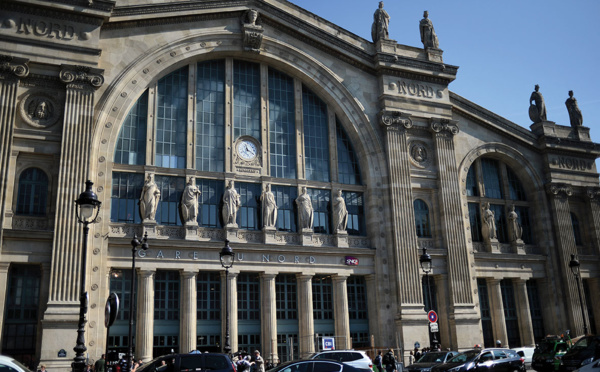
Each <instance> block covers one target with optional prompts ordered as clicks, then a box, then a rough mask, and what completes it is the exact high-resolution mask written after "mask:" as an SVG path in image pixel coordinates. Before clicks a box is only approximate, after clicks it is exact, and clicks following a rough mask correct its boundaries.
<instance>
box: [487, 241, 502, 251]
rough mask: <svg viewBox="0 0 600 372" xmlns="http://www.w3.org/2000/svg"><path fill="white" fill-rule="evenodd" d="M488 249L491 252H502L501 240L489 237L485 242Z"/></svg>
mask: <svg viewBox="0 0 600 372" xmlns="http://www.w3.org/2000/svg"><path fill="white" fill-rule="evenodd" d="M485 248H486V251H488V252H491V253H500V242H498V239H489V240H487V241H486V242H485Z"/></svg>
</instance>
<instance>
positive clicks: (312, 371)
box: [268, 359, 363, 372]
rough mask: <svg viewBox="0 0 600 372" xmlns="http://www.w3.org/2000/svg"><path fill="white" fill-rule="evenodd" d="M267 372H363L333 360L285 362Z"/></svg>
mask: <svg viewBox="0 0 600 372" xmlns="http://www.w3.org/2000/svg"><path fill="white" fill-rule="evenodd" d="M268 372H363V371H361V370H360V369H358V368H356V367H352V366H351V365H348V364H346V363H341V362H337V361H335V360H326V359H317V360H315V359H301V360H295V361H292V362H286V363H282V364H280V365H278V366H277V367H275V368H273V369H270V370H269V371H268Z"/></svg>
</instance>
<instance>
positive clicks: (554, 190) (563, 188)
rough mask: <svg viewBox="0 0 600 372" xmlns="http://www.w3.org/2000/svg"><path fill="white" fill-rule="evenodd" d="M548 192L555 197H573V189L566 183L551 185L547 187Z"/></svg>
mask: <svg viewBox="0 0 600 372" xmlns="http://www.w3.org/2000/svg"><path fill="white" fill-rule="evenodd" d="M546 192H547V193H548V194H550V195H553V196H559V197H560V196H562V197H569V196H571V195H573V188H572V187H571V185H568V184H566V183H551V184H547V185H546Z"/></svg>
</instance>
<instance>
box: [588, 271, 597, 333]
mask: <svg viewBox="0 0 600 372" xmlns="http://www.w3.org/2000/svg"><path fill="white" fill-rule="evenodd" d="M587 283H588V285H589V287H590V293H600V278H592V279H587ZM589 301H590V302H591V304H590V305H591V306H592V311H593V312H594V322H595V325H596V329H600V296H597V295H596V296H593V295H592V296H590V299H589ZM590 328H591V327H590Z"/></svg>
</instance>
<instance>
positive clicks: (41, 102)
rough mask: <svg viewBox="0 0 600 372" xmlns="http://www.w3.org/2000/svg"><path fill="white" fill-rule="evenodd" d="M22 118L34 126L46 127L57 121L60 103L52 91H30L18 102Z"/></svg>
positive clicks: (60, 110)
mask: <svg viewBox="0 0 600 372" xmlns="http://www.w3.org/2000/svg"><path fill="white" fill-rule="evenodd" d="M19 113H20V114H21V117H22V118H23V120H24V121H25V122H26V123H27V124H29V125H30V126H32V127H34V128H48V127H51V126H53V125H54V124H56V123H57V122H58V119H59V118H60V116H61V114H62V105H61V103H60V102H59V101H58V100H57V99H56V95H55V94H52V92H32V93H29V94H28V95H26V96H25V97H24V98H23V99H22V100H21V102H20V103H19Z"/></svg>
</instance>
